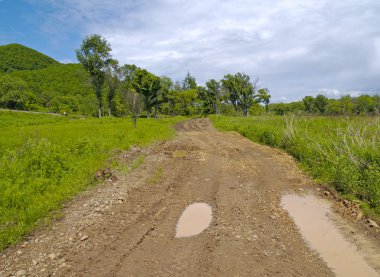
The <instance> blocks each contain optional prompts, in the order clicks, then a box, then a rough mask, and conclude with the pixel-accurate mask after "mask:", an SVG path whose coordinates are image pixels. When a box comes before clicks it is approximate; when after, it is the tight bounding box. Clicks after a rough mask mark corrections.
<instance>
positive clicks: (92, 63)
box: [75, 34, 113, 117]
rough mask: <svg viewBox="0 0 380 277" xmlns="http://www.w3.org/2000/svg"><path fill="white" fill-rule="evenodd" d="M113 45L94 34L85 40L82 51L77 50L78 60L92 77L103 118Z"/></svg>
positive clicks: (99, 110) (100, 113)
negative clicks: (107, 71)
mask: <svg viewBox="0 0 380 277" xmlns="http://www.w3.org/2000/svg"><path fill="white" fill-rule="evenodd" d="M111 50H112V49H111V45H110V44H109V43H108V42H107V40H106V39H104V38H102V37H101V36H100V35H97V34H93V35H89V36H87V37H85V38H84V40H83V42H82V45H81V47H80V49H78V50H76V51H75V52H76V54H77V58H78V60H79V62H80V63H81V64H82V65H83V67H84V68H85V69H86V70H87V72H88V73H89V74H90V76H91V83H92V86H93V88H94V91H95V95H96V99H97V101H98V116H99V117H101V116H102V108H103V95H102V86H103V84H104V80H105V76H106V73H105V72H106V70H107V68H109V66H110V64H111V63H112V62H113V59H112V57H111V54H110V52H111Z"/></svg>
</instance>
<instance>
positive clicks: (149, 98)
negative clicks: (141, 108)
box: [133, 68, 161, 117]
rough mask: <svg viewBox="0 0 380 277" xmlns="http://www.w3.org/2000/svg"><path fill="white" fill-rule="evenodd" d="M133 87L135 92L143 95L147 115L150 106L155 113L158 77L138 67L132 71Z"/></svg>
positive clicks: (150, 111)
mask: <svg viewBox="0 0 380 277" xmlns="http://www.w3.org/2000/svg"><path fill="white" fill-rule="evenodd" d="M133 87H134V89H135V90H136V92H138V93H141V94H142V95H144V103H145V109H146V113H147V117H150V115H151V113H152V108H153V107H155V112H156V113H157V109H158V105H159V91H160V89H161V82H160V78H159V77H157V76H155V75H153V74H152V73H150V72H148V71H147V70H145V69H141V68H138V69H137V70H136V72H135V73H134V78H133Z"/></svg>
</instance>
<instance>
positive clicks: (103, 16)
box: [0, 0, 380, 101]
mask: <svg viewBox="0 0 380 277" xmlns="http://www.w3.org/2000/svg"><path fill="white" fill-rule="evenodd" d="M379 14H380V1H378V0H360V1H358V0H281V1H280V0H278V1H274V0H268V1H261V0H260V1H259V0H224V1H217V0H207V1H205V0H193V1H188V0H134V1H132V0H124V1H116V0H107V1H104V0H60V1H58V0H0V44H8V43H20V44H24V45H26V46H29V47H31V48H34V49H36V50H38V51H40V52H42V53H45V54H47V55H49V56H51V57H53V58H55V59H56V60H58V61H61V62H76V58H75V52H74V50H75V49H76V48H78V47H79V46H80V43H81V40H82V38H83V37H84V36H85V35H86V34H90V33H98V34H101V35H102V36H104V37H105V38H106V39H107V40H108V41H109V42H110V43H111V46H112V49H113V52H112V54H113V56H114V57H115V58H117V59H118V60H119V61H120V62H121V63H122V64H123V63H134V64H136V65H138V66H140V67H144V68H147V69H148V70H150V71H152V72H153V73H155V74H157V75H167V76H169V77H171V78H173V79H174V80H182V79H183V78H184V76H185V75H186V73H187V72H188V71H190V73H191V74H192V75H194V76H195V77H196V79H197V81H198V83H200V84H203V83H204V82H205V81H207V80H208V79H209V78H215V79H221V78H222V77H223V75H224V74H227V73H235V72H238V71H240V72H245V73H247V74H249V75H250V76H251V77H252V78H256V77H258V78H259V79H260V83H259V84H260V86H262V87H268V88H269V89H270V91H271V94H272V100H273V101H290V100H298V99H301V98H302V97H304V96H305V95H316V94H318V93H322V94H325V95H327V96H329V97H339V96H340V95H343V94H347V93H349V94H351V95H358V94H361V93H366V92H368V93H379V92H380V28H379V26H380V16H379Z"/></svg>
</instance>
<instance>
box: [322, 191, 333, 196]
mask: <svg viewBox="0 0 380 277" xmlns="http://www.w3.org/2000/svg"><path fill="white" fill-rule="evenodd" d="M323 194H324V195H325V196H330V194H331V193H330V192H329V191H327V190H325V191H324V192H323Z"/></svg>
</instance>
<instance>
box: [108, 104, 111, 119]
mask: <svg viewBox="0 0 380 277" xmlns="http://www.w3.org/2000/svg"><path fill="white" fill-rule="evenodd" d="M108 116H111V106H110V103H109V104H108Z"/></svg>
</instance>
